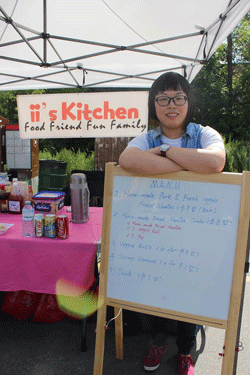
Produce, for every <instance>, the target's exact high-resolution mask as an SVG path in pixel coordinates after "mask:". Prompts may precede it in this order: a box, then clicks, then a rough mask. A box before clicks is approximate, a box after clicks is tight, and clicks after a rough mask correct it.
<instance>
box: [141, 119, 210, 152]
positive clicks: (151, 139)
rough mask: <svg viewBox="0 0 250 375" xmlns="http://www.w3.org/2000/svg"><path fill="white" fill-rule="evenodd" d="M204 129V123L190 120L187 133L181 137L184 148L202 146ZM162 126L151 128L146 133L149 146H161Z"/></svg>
mask: <svg viewBox="0 0 250 375" xmlns="http://www.w3.org/2000/svg"><path fill="white" fill-rule="evenodd" d="M202 129H204V127H203V126H202V125H198V124H195V123H194V122H190V123H189V124H188V126H187V128H186V133H185V134H184V135H183V136H182V137H181V147H183V148H201V131H202ZM161 135H162V131H161V128H160V127H159V128H157V129H155V130H149V132H148V133H147V134H146V137H147V141H148V144H149V148H154V147H158V146H161V145H162V144H163V142H162V140H161Z"/></svg>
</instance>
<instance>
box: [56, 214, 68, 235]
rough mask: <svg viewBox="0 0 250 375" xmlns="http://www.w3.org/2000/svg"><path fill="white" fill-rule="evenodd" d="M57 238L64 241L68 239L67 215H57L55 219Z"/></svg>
mask: <svg viewBox="0 0 250 375" xmlns="http://www.w3.org/2000/svg"><path fill="white" fill-rule="evenodd" d="M56 234H57V237H58V238H60V239H62V240H64V239H66V238H69V219H68V216H67V215H58V216H57V219H56Z"/></svg>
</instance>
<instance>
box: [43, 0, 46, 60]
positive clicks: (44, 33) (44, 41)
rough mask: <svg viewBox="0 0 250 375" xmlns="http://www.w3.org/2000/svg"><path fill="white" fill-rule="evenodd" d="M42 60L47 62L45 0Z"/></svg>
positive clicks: (44, 0) (44, 7)
mask: <svg viewBox="0 0 250 375" xmlns="http://www.w3.org/2000/svg"><path fill="white" fill-rule="evenodd" d="M43 60H44V62H45V64H46V63H47V0H43Z"/></svg>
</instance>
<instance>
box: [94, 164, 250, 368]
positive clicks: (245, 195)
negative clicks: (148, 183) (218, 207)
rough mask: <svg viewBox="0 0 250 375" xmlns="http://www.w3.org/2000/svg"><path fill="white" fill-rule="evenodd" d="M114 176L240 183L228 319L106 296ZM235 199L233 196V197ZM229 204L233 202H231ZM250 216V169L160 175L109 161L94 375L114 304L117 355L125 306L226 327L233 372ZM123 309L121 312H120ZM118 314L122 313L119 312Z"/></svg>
mask: <svg viewBox="0 0 250 375" xmlns="http://www.w3.org/2000/svg"><path fill="white" fill-rule="evenodd" d="M115 176H131V177H144V178H145V177H146V178H151V179H152V178H153V179H161V180H164V179H166V180H176V181H192V182H207V183H217V184H228V185H240V186H241V194H240V207H239V219H238V226H237V228H238V229H237V241H236V249H235V258H234V259H235V260H234V264H233V275H232V286H231V297H230V306H229V313H228V319H227V320H220V319H214V318H211V319H210V318H207V317H202V316H199V315H197V316H195V315H190V314H185V313H182V312H178V311H177V312H176V311H169V310H166V309H162V308H155V307H151V306H148V305H141V304H136V303H131V302H128V301H121V300H116V299H112V298H109V297H108V296H107V285H108V272H109V251H110V250H109V246H110V233H111V214H112V199H113V180H114V177H115ZM232 199H233V198H232ZM228 204H230V202H228ZM249 219H250V172H243V173H225V172H223V173H217V174H196V173H192V172H186V171H183V172H177V173H167V174H161V175H150V176H146V175H135V174H130V173H127V172H125V171H124V170H123V169H122V168H120V167H119V166H117V165H116V164H115V163H107V164H106V171H105V187H104V208H103V226H102V244H101V266H100V289H99V296H100V298H101V299H103V301H104V303H103V305H102V306H101V307H100V308H99V310H98V314H97V332H96V346H95V361H94V375H101V374H102V371H103V357H104V346H105V323H106V313H107V306H113V307H114V311H115V316H116V315H118V316H117V318H116V319H115V338H116V357H117V358H118V359H123V324H122V309H126V310H131V311H137V312H143V313H146V314H151V315H156V316H160V317H165V318H170V319H175V320H183V321H188V322H191V323H195V324H200V325H207V326H213V327H216V328H221V329H225V332H226V334H225V351H224V357H223V363H222V372H221V375H233V369H234V359H235V346H236V340H237V332H238V328H239V327H238V325H239V318H240V305H241V298H242V291H243V283H244V269H245V262H246V254H247V244H248V232H249ZM119 312H120V313H119ZM118 313H119V314H118Z"/></svg>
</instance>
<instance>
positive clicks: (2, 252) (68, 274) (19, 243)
mask: <svg viewBox="0 0 250 375" xmlns="http://www.w3.org/2000/svg"><path fill="white" fill-rule="evenodd" d="M61 213H62V214H65V213H66V214H67V215H68V217H69V219H70V223H69V238H68V239H66V240H60V239H58V238H53V239H50V238H45V237H42V238H37V237H32V238H24V237H22V217H21V215H13V214H0V223H13V224H14V225H13V226H12V227H11V228H9V230H8V231H7V233H5V234H3V235H0V290H2V291H14V290H28V291H31V292H39V293H49V294H55V292H56V290H55V288H56V282H57V281H58V280H59V279H64V280H67V281H69V282H71V283H73V284H75V285H78V286H80V287H83V288H86V289H87V288H89V287H90V286H91V285H92V284H93V281H94V264H95V256H96V244H97V242H98V241H99V239H100V237H101V230H102V208H101V207H90V216H89V221H88V222H87V223H84V224H73V223H72V222H71V214H70V213H67V212H66V208H65V207H64V208H63V210H62V211H60V214H61Z"/></svg>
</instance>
